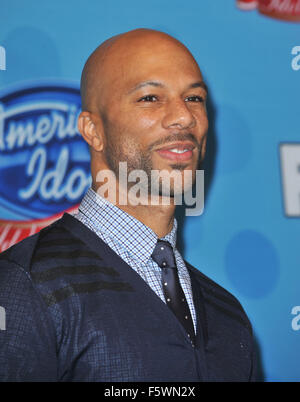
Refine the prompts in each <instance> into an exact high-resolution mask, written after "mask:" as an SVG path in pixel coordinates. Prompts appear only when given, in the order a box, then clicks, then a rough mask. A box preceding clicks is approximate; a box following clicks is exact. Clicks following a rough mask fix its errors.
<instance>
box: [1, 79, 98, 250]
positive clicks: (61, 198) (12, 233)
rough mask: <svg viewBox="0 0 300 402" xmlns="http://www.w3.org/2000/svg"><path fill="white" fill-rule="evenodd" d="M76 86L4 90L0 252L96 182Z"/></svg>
mask: <svg viewBox="0 0 300 402" xmlns="http://www.w3.org/2000/svg"><path fill="white" fill-rule="evenodd" d="M79 113H80V95H79V89H78V88H77V87H76V86H73V85H68V84H65V83H64V84H59V83H55V84H50V83H48V84H45V83H43V84H39V85H27V86H26V87H22V88H20V87H19V88H17V89H15V90H12V91H9V92H6V93H5V94H0V251H3V250H4V249H6V248H8V247H10V246H11V245H12V244H14V243H16V242H17V241H20V240H21V239H22V238H24V237H26V236H28V235H30V234H32V233H34V232H36V231H38V230H39V229H40V228H42V227H43V226H45V225H47V224H49V223H50V222H51V221H53V220H54V219H57V218H58V217H59V216H61V214H62V213H63V212H64V211H69V212H70V211H72V210H74V209H76V207H77V206H78V204H79V202H80V200H81V198H82V197H83V195H84V193H85V191H86V190H87V188H88V187H89V186H90V185H91V176H90V167H89V159H90V158H89V150H88V146H87V144H86V143H85V141H84V140H83V139H82V137H81V135H80V133H79V132H78V129H77V118H78V114H79Z"/></svg>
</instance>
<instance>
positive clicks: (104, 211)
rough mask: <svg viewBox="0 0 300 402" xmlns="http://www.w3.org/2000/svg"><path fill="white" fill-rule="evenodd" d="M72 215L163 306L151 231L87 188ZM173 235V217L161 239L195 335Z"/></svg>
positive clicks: (189, 296)
mask: <svg viewBox="0 0 300 402" xmlns="http://www.w3.org/2000/svg"><path fill="white" fill-rule="evenodd" d="M73 216H74V217H75V218H77V219H78V220H79V221H81V222H82V223H83V224H85V225H86V226H87V227H88V228H89V229H91V230H92V231H93V232H95V233H96V234H97V235H98V236H99V237H100V238H101V239H102V240H103V241H104V242H105V243H106V244H107V245H108V246H109V247H110V248H111V249H112V250H113V251H114V252H115V253H116V254H118V256H119V257H121V258H122V260H123V261H125V262H126V263H127V264H128V265H129V266H130V267H131V268H132V269H134V270H135V271H136V272H137V273H138V274H139V275H140V276H141V277H142V278H143V279H144V281H145V282H146V283H147V284H148V285H149V286H150V287H151V289H152V290H153V291H154V292H155V293H156V294H157V296H159V297H160V298H161V300H162V301H163V302H164V303H166V301H165V297H164V293H163V288H162V280H161V275H162V272H161V268H160V267H159V266H158V265H157V263H156V262H155V261H154V260H153V259H152V258H151V255H152V253H153V250H154V248H155V246H156V243H157V240H158V238H157V235H156V234H155V233H154V232H153V230H152V229H150V228H149V227H148V226H146V225H144V224H143V223H142V222H140V221H139V220H137V219H136V218H134V217H133V216H131V215H129V214H127V213H126V212H125V211H123V210H122V209H120V208H118V207H117V206H115V205H113V204H112V203H110V202H109V201H107V200H106V199H105V198H103V197H101V196H100V195H99V194H97V193H96V192H95V191H94V190H93V189H92V188H89V189H88V191H87V193H86V194H85V196H84V198H83V199H82V201H81V203H80V206H79V208H78V212H77V213H75V214H74V215H73ZM176 232H177V221H176V219H175V218H174V224H173V228H172V230H171V232H169V233H168V234H167V235H166V236H164V237H162V238H161V240H165V241H168V242H169V243H170V244H171V246H172V248H173V251H174V255H175V259H176V264H177V269H178V276H179V280H180V283H181V287H182V289H183V292H184V294H185V297H186V300H187V302H188V305H189V308H190V312H191V315H192V319H193V323H194V328H195V333H196V313H195V308H194V303H193V295H192V288H191V280H190V276H189V273H188V270H187V268H186V266H185V264H184V261H183V259H182V257H181V255H180V253H179V252H178V250H177V249H176Z"/></svg>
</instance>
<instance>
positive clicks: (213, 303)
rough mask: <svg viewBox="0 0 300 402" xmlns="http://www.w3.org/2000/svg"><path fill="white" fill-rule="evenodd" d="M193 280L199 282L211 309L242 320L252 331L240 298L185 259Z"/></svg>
mask: <svg viewBox="0 0 300 402" xmlns="http://www.w3.org/2000/svg"><path fill="white" fill-rule="evenodd" d="M185 263H186V265H187V267H188V269H189V272H190V274H191V278H192V280H193V279H194V286H195V282H196V283H197V284H198V286H199V287H200V290H201V294H202V297H203V299H204V302H205V304H206V305H208V306H209V308H210V309H214V310H216V311H218V312H219V313H221V314H222V313H223V314H225V315H227V316H230V317H231V318H233V319H235V320H238V321H240V323H242V324H243V326H245V327H247V328H248V330H250V331H251V332H252V327H251V323H250V321H249V319H248V317H247V315H246V313H245V311H244V309H243V307H242V305H241V303H240V302H239V300H238V299H237V298H236V297H235V296H234V295H233V294H232V293H230V292H229V291H228V290H226V289H225V288H224V287H222V286H221V285H219V284H218V283H216V282H215V281H213V280H212V279H211V278H209V277H208V276H206V275H204V274H203V273H202V272H201V271H199V270H198V269H197V268H195V267H194V266H192V265H191V264H190V263H188V262H187V261H185Z"/></svg>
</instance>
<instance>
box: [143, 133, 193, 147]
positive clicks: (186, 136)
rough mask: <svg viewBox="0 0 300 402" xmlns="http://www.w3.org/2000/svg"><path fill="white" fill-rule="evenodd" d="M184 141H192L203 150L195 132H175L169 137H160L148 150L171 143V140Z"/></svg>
mask: <svg viewBox="0 0 300 402" xmlns="http://www.w3.org/2000/svg"><path fill="white" fill-rule="evenodd" d="M180 141H182V142H184V141H191V142H192V143H193V144H194V145H195V147H197V148H198V151H200V150H201V144H199V143H198V141H197V140H196V138H195V136H194V134H192V133H177V134H176V133H174V134H170V135H168V136H167V137H164V138H160V139H159V140H157V141H155V142H153V143H152V144H151V145H150V146H149V147H148V151H149V152H151V151H152V150H153V149H154V148H156V147H158V146H160V145H164V144H169V143H170V142H180Z"/></svg>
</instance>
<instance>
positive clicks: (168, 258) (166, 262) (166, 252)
mask: <svg viewBox="0 0 300 402" xmlns="http://www.w3.org/2000/svg"><path fill="white" fill-rule="evenodd" d="M151 257H152V258H153V260H154V261H155V262H156V263H157V265H158V266H160V268H176V262H175V256H174V252H173V249H172V246H171V244H170V243H169V242H167V241H165V240H158V241H157V244H156V246H155V249H154V251H153V253H152V255H151Z"/></svg>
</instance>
